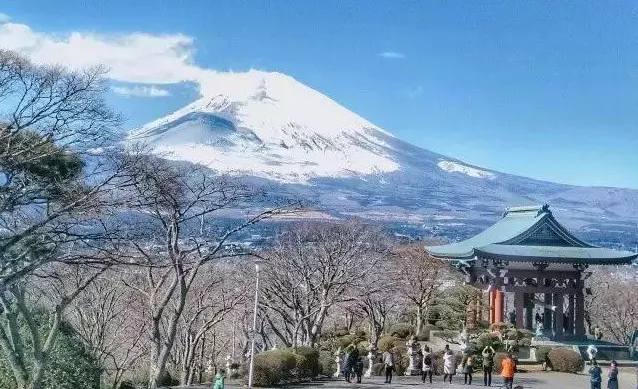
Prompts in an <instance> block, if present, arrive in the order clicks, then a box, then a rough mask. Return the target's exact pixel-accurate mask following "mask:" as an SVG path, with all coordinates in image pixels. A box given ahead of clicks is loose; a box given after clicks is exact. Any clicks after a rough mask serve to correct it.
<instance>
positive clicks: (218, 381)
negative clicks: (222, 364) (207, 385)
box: [213, 369, 226, 389]
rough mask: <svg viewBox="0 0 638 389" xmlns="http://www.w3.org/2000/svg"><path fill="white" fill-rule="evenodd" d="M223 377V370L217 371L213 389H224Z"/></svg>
mask: <svg viewBox="0 0 638 389" xmlns="http://www.w3.org/2000/svg"><path fill="white" fill-rule="evenodd" d="M225 376H226V371H225V370H224V369H221V370H219V373H217V374H215V384H214V385H213V389H224V379H225V378H226V377H225Z"/></svg>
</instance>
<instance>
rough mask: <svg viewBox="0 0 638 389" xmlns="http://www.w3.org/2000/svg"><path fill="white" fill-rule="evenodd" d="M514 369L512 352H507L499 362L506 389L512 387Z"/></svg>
mask: <svg viewBox="0 0 638 389" xmlns="http://www.w3.org/2000/svg"><path fill="white" fill-rule="evenodd" d="M515 371H516V364H515V363H514V359H512V354H507V357H506V358H505V359H504V360H503V362H502V363H501V375H502V376H503V383H504V384H505V387H506V388H507V389H512V385H513V384H514V372H515Z"/></svg>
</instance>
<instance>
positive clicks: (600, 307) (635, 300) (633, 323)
mask: <svg viewBox="0 0 638 389" xmlns="http://www.w3.org/2000/svg"><path fill="white" fill-rule="evenodd" d="M588 285H589V287H591V290H592V295H591V296H589V298H588V300H589V304H588V310H587V314H588V318H589V320H590V321H591V323H592V324H593V325H597V326H598V327H600V329H601V330H602V332H603V334H604V336H605V338H607V339H609V340H612V341H615V342H618V343H620V344H629V343H630V341H631V337H632V335H633V333H634V331H635V330H636V329H637V328H638V295H637V294H636V290H637V288H638V281H636V279H635V278H634V277H630V276H629V274H627V273H625V272H623V271H617V272H611V271H609V270H606V269H597V270H595V271H594V274H593V276H592V277H591V278H590V279H589V280H588Z"/></svg>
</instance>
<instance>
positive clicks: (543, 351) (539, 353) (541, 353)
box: [536, 346, 552, 363]
mask: <svg viewBox="0 0 638 389" xmlns="http://www.w3.org/2000/svg"><path fill="white" fill-rule="evenodd" d="M550 351H552V349H551V348H549V347H545V346H540V347H538V348H536V362H538V363H548V361H547V354H549V352H550Z"/></svg>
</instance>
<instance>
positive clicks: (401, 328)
mask: <svg viewBox="0 0 638 389" xmlns="http://www.w3.org/2000/svg"><path fill="white" fill-rule="evenodd" d="M390 335H391V336H395V337H397V338H401V339H407V338H409V337H410V336H412V335H414V326H412V324H410V323H396V324H393V325H392V326H391V327H390Z"/></svg>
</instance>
